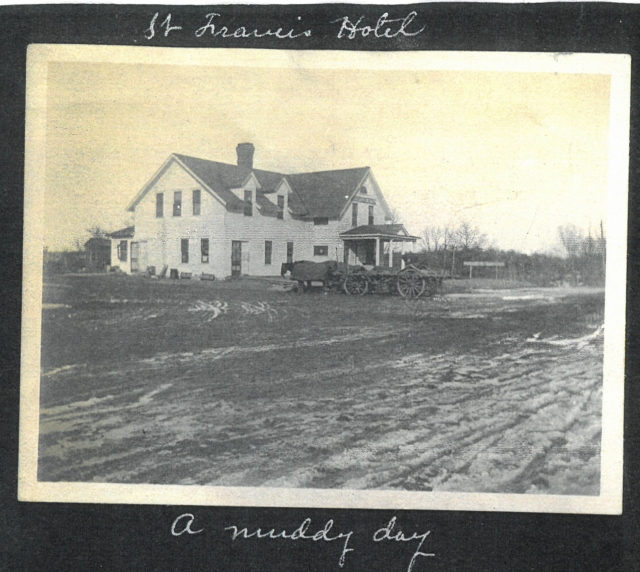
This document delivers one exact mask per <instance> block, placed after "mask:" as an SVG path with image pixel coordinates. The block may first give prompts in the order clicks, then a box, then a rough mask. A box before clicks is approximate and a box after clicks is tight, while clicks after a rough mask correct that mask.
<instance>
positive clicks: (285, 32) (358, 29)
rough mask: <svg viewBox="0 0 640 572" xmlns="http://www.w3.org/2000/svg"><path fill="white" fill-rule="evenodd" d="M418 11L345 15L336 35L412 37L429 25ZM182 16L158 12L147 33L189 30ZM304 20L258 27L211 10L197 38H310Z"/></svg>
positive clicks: (337, 22)
mask: <svg viewBox="0 0 640 572" xmlns="http://www.w3.org/2000/svg"><path fill="white" fill-rule="evenodd" d="M417 15H418V13H417V12H415V11H412V12H409V13H408V14H407V15H406V16H404V17H402V18H389V13H388V12H385V13H384V14H382V15H381V16H380V17H379V18H378V19H377V20H376V21H375V22H373V21H371V22H367V20H366V19H365V17H364V16H360V18H357V19H352V18H350V17H349V16H344V17H342V18H338V19H336V20H332V21H331V22H330V23H331V24H335V25H336V37H337V38H339V39H343V38H344V39H348V40H355V39H356V38H367V37H370V38H374V39H375V38H387V39H391V38H398V37H412V36H417V35H418V34H421V33H422V32H424V30H425V28H426V26H423V27H422V28H419V25H418V24H417V23H416V22H414V20H415V19H416V16H417ZM179 20H180V19H179V17H178V16H176V17H175V18H174V17H173V16H172V14H171V13H168V14H166V15H164V14H162V15H161V14H160V12H156V13H155V14H154V15H153V16H152V18H151V22H150V23H149V27H148V28H147V29H146V30H145V31H144V37H145V38H146V39H147V40H151V39H153V38H155V37H156V36H164V37H165V38H166V37H168V36H169V35H170V34H180V33H185V30H184V29H183V26H182V25H180V21H179ZM296 20H297V22H298V23H299V24H300V25H299V27H298V28H296V27H295V26H294V27H292V26H282V27H279V28H276V29H272V28H262V29H261V28H257V27H254V26H238V25H233V26H230V25H227V24H225V21H224V17H223V16H222V14H218V13H217V12H210V13H208V14H206V15H205V23H204V25H202V26H200V27H199V28H197V29H195V30H193V34H194V35H195V36H196V38H202V37H206V36H209V37H214V38H217V37H220V38H237V39H241V38H267V37H273V38H277V39H279V40H295V39H296V38H310V37H311V36H312V35H313V31H312V29H311V28H307V29H304V28H305V26H304V25H303V23H302V16H298V17H297V19H296Z"/></svg>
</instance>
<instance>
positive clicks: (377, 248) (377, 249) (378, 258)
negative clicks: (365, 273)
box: [376, 238, 380, 266]
mask: <svg viewBox="0 0 640 572" xmlns="http://www.w3.org/2000/svg"><path fill="white" fill-rule="evenodd" d="M376 266H380V239H379V238H376Z"/></svg>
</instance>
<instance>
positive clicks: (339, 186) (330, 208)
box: [286, 167, 369, 219]
mask: <svg viewBox="0 0 640 572" xmlns="http://www.w3.org/2000/svg"><path fill="white" fill-rule="evenodd" d="M368 172H369V167H360V168H357V169H340V170H335V171H317V172H314V173H300V174H298V175H287V176H286V177H287V180H288V181H289V183H290V185H291V187H292V189H293V190H294V191H295V192H296V193H298V195H299V197H300V199H301V201H302V203H303V204H304V206H305V207H306V210H307V216H309V217H313V218H321V217H322V218H325V217H326V218H333V219H336V218H340V215H341V214H342V211H343V209H344V207H345V204H346V203H347V201H348V200H349V199H350V198H351V195H353V193H354V191H355V190H356V188H357V187H358V186H359V185H360V184H361V183H362V181H363V180H364V178H365V176H366V175H367V173H368Z"/></svg>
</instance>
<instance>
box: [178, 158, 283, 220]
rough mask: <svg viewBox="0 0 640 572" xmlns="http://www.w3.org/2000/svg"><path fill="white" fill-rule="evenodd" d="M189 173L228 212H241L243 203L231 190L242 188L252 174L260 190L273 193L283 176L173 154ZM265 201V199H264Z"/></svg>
mask: <svg viewBox="0 0 640 572" xmlns="http://www.w3.org/2000/svg"><path fill="white" fill-rule="evenodd" d="M174 156H175V157H177V158H178V159H179V160H180V161H181V162H182V163H183V164H184V165H185V166H186V167H187V168H188V169H189V170H190V171H192V172H193V173H194V174H195V175H196V176H197V177H198V178H199V179H200V180H201V181H202V182H203V183H204V184H205V185H207V186H208V187H209V188H210V189H211V190H212V191H213V192H214V193H216V194H217V195H218V196H219V197H220V198H222V200H223V201H224V202H225V203H226V207H227V209H228V210H231V211H236V212H242V209H243V208H244V201H243V200H242V199H240V198H238V197H237V196H236V195H235V194H234V193H233V192H232V191H231V189H237V188H239V187H242V186H243V185H244V184H245V183H246V182H247V179H248V178H249V177H250V176H251V173H253V174H254V175H255V177H256V179H257V180H258V183H259V184H260V190H261V191H262V192H263V193H265V192H270V191H274V190H275V188H276V187H277V186H278V184H279V183H280V181H282V178H283V176H284V175H282V173H274V172H272V171H263V170H261V169H253V170H251V171H250V170H249V169H246V168H243V167H238V166H237V165H230V164H228V163H220V162H219V161H208V160H206V159H198V158H197V157H190V156H188V155H180V154H178V153H174ZM264 200H266V199H264Z"/></svg>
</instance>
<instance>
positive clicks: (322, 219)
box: [313, 216, 329, 226]
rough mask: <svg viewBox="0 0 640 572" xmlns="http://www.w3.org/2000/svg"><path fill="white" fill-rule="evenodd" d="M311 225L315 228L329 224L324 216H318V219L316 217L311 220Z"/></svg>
mask: <svg viewBox="0 0 640 572" xmlns="http://www.w3.org/2000/svg"><path fill="white" fill-rule="evenodd" d="M313 224H315V225H316V226H318V225H321V224H322V225H324V224H329V218H328V217H326V216H320V217H316V218H314V219H313Z"/></svg>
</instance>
